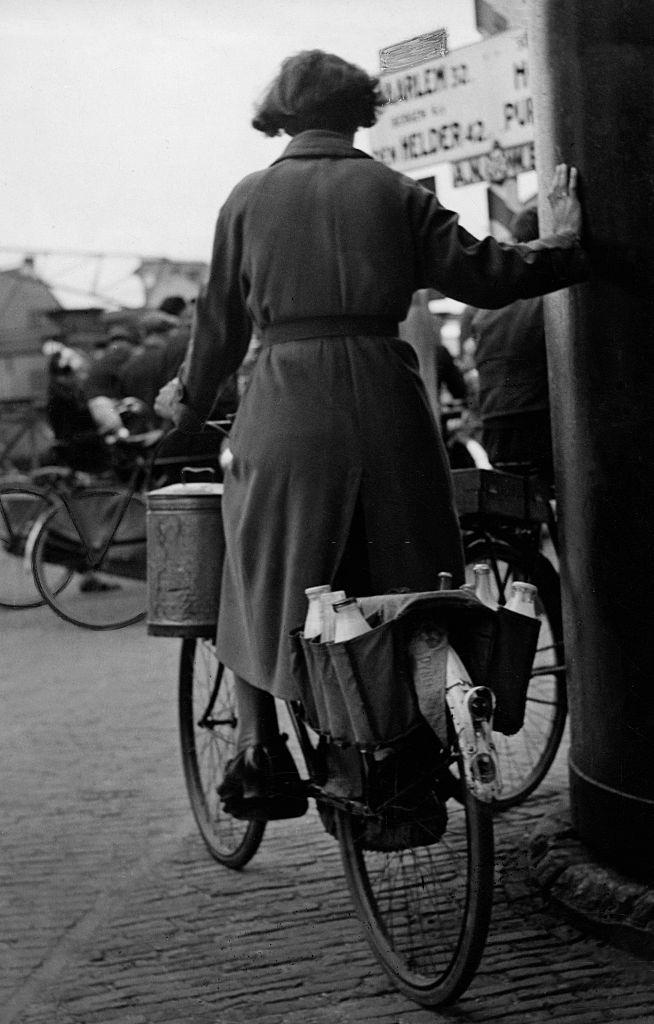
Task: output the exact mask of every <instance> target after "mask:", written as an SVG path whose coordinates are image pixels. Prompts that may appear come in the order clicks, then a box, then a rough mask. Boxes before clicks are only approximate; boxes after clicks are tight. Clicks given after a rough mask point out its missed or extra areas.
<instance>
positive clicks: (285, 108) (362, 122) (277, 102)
mask: <svg viewBox="0 0 654 1024" xmlns="http://www.w3.org/2000/svg"><path fill="white" fill-rule="evenodd" d="M383 103H384V98H383V96H382V94H381V93H380V91H379V79H377V78H372V77H371V76H370V75H368V74H367V72H365V71H364V70H363V69H362V68H359V67H357V66H356V64H349V63H348V62H347V61H345V60H343V59H342V58H341V57H337V56H336V55H335V54H333V53H324V52H323V51H322V50H303V51H302V52H301V53H297V54H295V55H294V56H292V57H287V58H286V60H285V61H284V63H283V64H282V66H281V68H280V70H279V74H278V75H277V77H276V78H275V79H274V81H273V82H272V84H271V85H270V86H269V87H268V89H267V90H266V92H265V93H264V96H263V98H262V99H261V100H260V101H259V103H258V104H257V106H256V108H255V116H254V117H253V119H252V125H253V127H254V128H256V129H257V131H260V132H263V133H264V135H270V136H274V135H280V134H281V133H282V132H286V134H287V135H297V134H298V133H299V132H303V131H307V130H308V129H311V128H325V129H328V130H330V131H337V132H344V133H346V134H350V133H354V132H355V131H356V130H357V128H370V127H371V126H372V125H373V124H374V123H375V121H376V120H377V112H378V109H379V108H380V107H381V106H382V105H383Z"/></svg>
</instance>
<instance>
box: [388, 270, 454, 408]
mask: <svg viewBox="0 0 654 1024" xmlns="http://www.w3.org/2000/svg"><path fill="white" fill-rule="evenodd" d="M436 298H439V292H437V291H435V290H434V289H433V288H421V289H419V290H418V291H416V292H414V294H413V297H412V299H411V306H410V307H409V311H408V313H407V315H406V318H405V319H404V320H403V321H402V323H401V324H400V327H399V336H400V338H403V339H404V341H408V342H409V344H410V345H411V346H412V348H414V349H415V352H416V355H417V356H418V364H419V366H420V376H421V377H422V379H423V381H424V382H425V388H426V389H427V396H428V398H429V402H430V405H431V407H432V410H433V413H434V416H435V417H436V422H437V423H438V422H440V413H441V402H440V393H441V389H442V388H443V386H445V387H446V388H447V390H448V391H449V393H450V395H451V396H452V398H454V399H456V400H457V401H464V400H465V398H466V385H465V381H464V379H463V375H462V373H461V371H460V370H459V368H458V366H457V365H456V363H455V362H454V358H453V356H452V354H451V353H450V351H449V349H447V348H446V347H445V345H444V344H443V342H442V340H441V331H440V323H439V320H438V317H437V316H434V314H433V313H432V312H431V311H430V309H429V303H430V302H431V301H432V300H433V299H436Z"/></svg>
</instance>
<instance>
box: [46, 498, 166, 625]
mask: <svg viewBox="0 0 654 1024" xmlns="http://www.w3.org/2000/svg"><path fill="white" fill-rule="evenodd" d="M53 566H60V567H64V568H66V569H67V570H68V571H69V572H71V573H75V574H76V579H75V580H73V582H72V583H71V584H70V585H69V586H68V587H66V588H65V589H64V590H57V589H55V588H53V586H52V585H51V580H52V575H53V568H52V567H53ZM32 570H33V573H34V579H35V580H36V584H37V587H38V589H39V591H40V593H41V595H42V596H43V598H44V599H45V601H46V602H47V603H48V604H49V605H50V607H51V608H52V610H53V611H54V612H56V614H57V615H59V616H60V618H62V619H65V620H66V621H67V622H72V623H73V624H74V625H76V626H82V627H83V628H85V629H96V630H104V629H120V628H122V627H123V626H129V625H131V624H132V623H134V622H139V621H140V620H141V619H144V618H145V609H146V563H145V503H144V502H143V501H142V499H141V498H140V497H139V496H138V495H134V494H131V493H130V492H128V491H125V490H121V489H120V488H89V489H87V490H80V491H77V492H75V493H74V494H71V495H66V496H64V497H63V498H62V501H61V503H58V504H57V505H55V506H53V508H52V509H51V510H50V512H48V513H47V514H46V515H45V517H44V519H43V522H42V525H41V528H40V530H39V532H38V535H37V537H36V540H35V542H34V547H33V551H32Z"/></svg>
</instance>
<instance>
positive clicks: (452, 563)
mask: <svg viewBox="0 0 654 1024" xmlns="http://www.w3.org/2000/svg"><path fill="white" fill-rule="evenodd" d="M377 85H378V83H377V80H376V79H374V78H371V77H370V76H368V75H367V74H366V73H365V72H364V71H363V70H361V69H360V68H357V67H355V66H354V65H352V64H349V63H347V62H345V61H344V60H342V59H340V58H339V57H337V56H334V55H332V54H328V53H323V52H322V51H319V50H312V51H305V52H302V53H299V54H297V55H295V56H292V57H290V58H288V59H287V60H286V61H285V62H284V63H283V64H282V67H281V70H280V72H279V74H278V76H277V78H276V79H275V80H274V82H273V83H272V85H271V86H270V88H269V90H268V91H267V93H266V94H265V96H264V98H263V100H262V101H261V103H260V104H259V106H258V109H257V111H256V115H255V117H254V119H253V122H252V123H253V125H254V127H255V128H256V129H258V130H259V131H261V132H263V133H264V134H266V135H268V136H271V137H272V136H276V135H279V134H281V133H282V132H285V133H286V134H287V135H289V136H291V141H290V144H289V145H288V147H287V148H286V150H285V151H284V152H283V153H282V155H281V157H279V158H278V159H277V160H275V161H274V163H273V164H272V165H271V166H270V167H268V168H267V169H265V170H263V171H259V172H257V173H254V174H250V175H248V176H247V177H246V178H244V179H243V180H242V181H241V182H240V183H239V184H238V185H237V186H236V187H235V189H234V190H233V192H232V193H231V195H230V196H229V197H228V199H227V201H226V202H225V204H224V206H223V207H222V210H221V211H220V215H219V218H218V222H217V227H216V233H215V241H214V248H213V255H212V261H211V270H210V276H209V280H208V283H207V285H206V287H205V288H204V289H203V291H202V293H201V295H200V297H199V299H198V303H197V310H196V317H195V323H194V328H193V334H192V338H191V342H190V345H189V350H188V353H187V356H186V359H185V363H184V366H183V369H182V371H181V373H180V380H179V381H178V382H176V383H174V384H172V385H169V386H168V387H167V388H166V389H164V390H163V391H162V392H161V393H160V397H159V400H158V403H157V409H158V411H159V412H161V413H163V412H164V411H166V412H167V413H168V415H171V416H172V418H173V419H174V420H175V422H176V423H177V424H178V425H179V426H180V427H181V428H182V429H183V430H186V431H193V430H198V429H200V428H201V425H202V423H203V421H204V419H205V418H206V417H207V416H208V413H209V410H210V408H211V406H212V405H213V403H214V401H215V398H216V393H217V391H218V390H219V389H220V386H221V384H222V382H223V381H225V380H226V379H227V378H228V377H229V375H230V374H232V373H233V372H234V371H235V370H236V369H237V368H238V366H239V364H240V363H241V361H242V359H243V357H244V355H245V353H246V350H247V347H248V343H249V341H250V337H251V333H252V324H253V323H254V325H255V326H256V329H257V331H258V333H259V334H260V337H261V340H262V350H261V352H260V355H259V358H258V360H257V363H256V366H255V369H254V372H253V376H252V379H251V381H250V386H249V388H248V390H247V392H246V394H245V396H244V398H243V401H242V403H241V405H240V408H239V410H238V414H237V417H236V420H235V423H234V427H233V430H232V434H231V440H230V447H231V450H232V453H233V461H232V463H231V467H230V469H229V470H228V471H227V473H226V478H225V490H224V503H223V518H224V528H225V539H226V558H225V566H224V573H223V579H222V590H221V610H220V621H219V625H218V635H217V654H218V657H219V658H220V660H221V661H223V662H224V663H225V664H226V665H227V666H229V667H230V668H231V669H232V670H233V672H234V673H235V675H236V677H237V700H238V703H239V729H238V736H237V755H236V757H235V758H234V759H233V761H232V762H231V763H230V765H229V766H228V770H227V772H226V775H225V779H224V782H223V784H222V786H221V787H220V790H219V792H220V794H221V797H222V798H223V800H224V803H225V809H226V810H227V811H228V812H229V813H231V814H233V815H234V816H237V817H244V818H248V817H252V818H260V819H266V818H274V817H290V816H293V815H296V814H302V813H303V812H304V810H305V809H306V801H305V800H304V798H303V797H302V796H301V793H300V790H299V787H298V782H299V777H298V774H297V771H296V769H295V766H294V764H293V761H292V758H291V757H290V754H289V752H288V751H287V749H286V747H285V746H284V743H283V742H282V740H281V739H280V736H279V731H278V726H277V719H276V715H275V706H274V700H273V697H275V696H277V697H283V698H285V699H294V698H297V696H298V694H297V693H296V692H295V691H294V686H293V681H292V677H291V670H290V659H289V652H290V647H289V642H288V633H289V631H290V630H291V629H293V628H295V627H297V626H298V625H300V624H301V623H302V621H303V619H304V614H305V595H304V591H305V588H307V587H310V586H315V585H317V584H322V583H330V584H331V585H332V586H333V587H334V588H339V589H343V590H345V591H346V593H347V594H348V595H356V596H362V595H370V594H377V593H383V592H387V591H389V590H392V589H398V588H408V589H409V590H412V591H422V590H433V589H437V587H438V573H439V571H441V570H446V571H449V572H450V573H452V576H453V579H454V583H455V585H458V584H460V583H461V582H462V580H463V560H462V550H461V542H460V537H459V530H458V524H457V518H456V514H455V510H454V507H453V500H452V489H451V480H450V475H449V469H448V465H447V458H446V455H445V453H444V450H443V444H442V442H441V439H440V436H439V431H438V428H437V426H436V423H435V420H434V417H433V415H432V412H431V409H430V406H429V403H428V400H427V397H426V393H425V388H424V385H423V383H422V381H421V378H420V375H419V372H418V364H417V359H416V355H415V353H414V351H413V349H412V348H411V346H410V345H409V344H408V343H406V342H403V341H401V340H399V339H398V329H397V325H398V323H399V322H400V321H402V320H403V319H404V318H405V317H406V314H407V310H408V308H409V305H410V302H411V296H412V295H413V293H414V292H415V291H416V290H417V289H420V288H436V289H438V290H439V291H440V292H443V293H444V294H445V295H448V296H451V297H452V298H455V299H458V300H460V301H462V302H466V303H469V304H471V305H475V306H478V307H498V306H502V305H505V304H506V303H508V302H512V301H513V300H514V299H517V298H523V297H527V296H531V295H539V294H543V293H546V292H551V291H555V290H556V289H559V288H562V287H565V286H567V285H570V284H574V283H575V282H578V281H581V280H583V279H584V278H585V276H586V259H585V255H584V252H583V250H582V248H581V246H580V243H579V230H580V211H579V204H578V201H577V198H576V172H575V170H574V169H572V170H570V172H568V168H567V167H566V166H565V165H560V166H559V167H558V168H557V170H556V173H555V179H554V187H553V211H554V223H555V234H554V235H553V236H551V237H549V238H545V239H540V240H538V241H536V242H532V243H530V244H527V245H500V244H498V243H497V242H495V241H494V240H493V239H492V238H486V239H484V240H483V241H479V240H478V239H476V238H474V237H473V236H472V235H470V234H468V232H466V231H465V230H464V229H463V228H462V227H460V225H459V223H458V218H457V216H456V214H454V213H452V212H450V211H449V210H446V209H444V208H443V207H442V206H441V205H440V203H439V202H438V200H437V199H436V197H435V196H434V195H433V194H432V193H430V192H428V191H427V190H426V189H424V188H423V187H422V186H421V185H419V184H417V183H416V182H415V181H413V180H411V179H410V178H407V177H404V176H403V175H401V174H399V173H397V172H395V171H393V170H392V169H390V168H389V167H387V166H385V165H384V164H382V163H378V162H377V161H375V160H373V159H371V158H370V157H369V156H368V155H367V154H366V153H363V152H361V151H360V150H358V149H355V148H354V147H353V138H354V134H355V132H356V130H357V129H358V128H359V127H364V128H365V127H369V126H371V125H372V124H374V122H375V119H376V114H377V110H378V108H379V107H380V106H381V104H382V103H383V99H382V97H381V95H380V93H379V91H378V88H377Z"/></svg>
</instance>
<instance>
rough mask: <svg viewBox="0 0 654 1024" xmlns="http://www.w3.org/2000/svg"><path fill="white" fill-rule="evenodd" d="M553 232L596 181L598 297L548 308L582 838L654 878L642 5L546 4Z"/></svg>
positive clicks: (538, 48)
mask: <svg viewBox="0 0 654 1024" xmlns="http://www.w3.org/2000/svg"><path fill="white" fill-rule="evenodd" d="M529 8H530V9H529V51H530V63H531V68H532V85H533V90H534V101H535V120H536V156H537V164H538V172H539V181H540V204H541V209H540V214H541V230H542V231H543V230H544V231H546V230H547V228H548V226H550V225H551V218H550V215H549V208H548V206H547V201H546V198H545V194H546V192H547V191H548V189H549V181H550V180H551V176H552V170H553V168H554V165H555V164H556V163H560V162H565V163H570V164H576V165H577V167H578V168H579V171H580V175H581V182H582V185H581V195H582V202H583V205H584V211H585V222H586V223H585V232H586V234H585V238H586V242H587V245H588V247H589V249H590V252H591V257H592V272H591V279H590V281H589V283H588V284H584V285H582V286H578V287H576V288H573V289H568V290H565V291H562V292H559V293H557V294H555V295H553V296H550V297H548V298H547V300H546V326H547V344H548V358H549V365H550V392H551V405H552V423H553V436H554V449H555V461H556V481H557V494H558V500H559V509H560V512H561V527H562V528H561V536H562V577H563V580H562V582H563V600H564V628H565V642H566V652H567V662H568V686H569V695H570V713H571V729H572V734H571V750H570V796H571V806H572V814H573V821H574V823H575V826H576V828H577V830H578V833H579V835H580V838H581V839H582V840H583V841H584V842H585V843H586V844H587V845H588V846H589V847H592V848H594V849H595V850H596V851H598V852H599V853H600V855H602V856H604V857H605V858H606V859H607V860H608V861H609V862H610V863H611V864H613V865H614V866H615V867H618V868H620V869H624V870H626V871H628V872H636V873H639V874H646V875H650V876H651V875H653V874H654V61H653V60H652V53H653V52H654V50H653V47H654V19H653V18H652V6H651V4H650V3H643V2H642V0H530V3H529Z"/></svg>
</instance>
